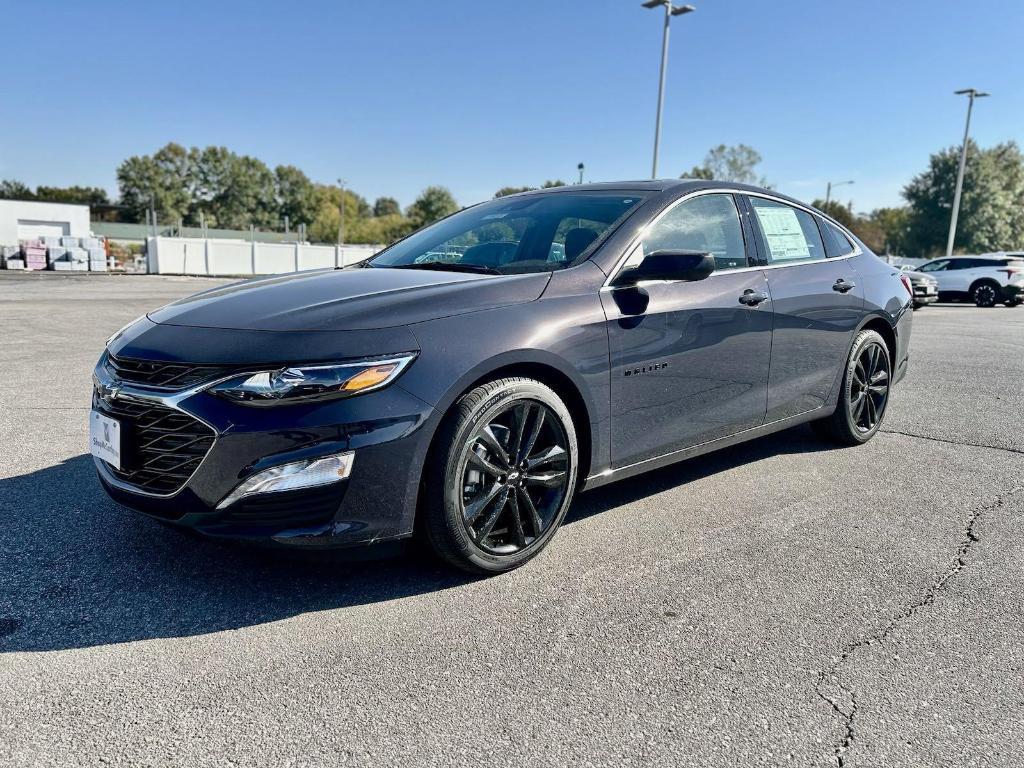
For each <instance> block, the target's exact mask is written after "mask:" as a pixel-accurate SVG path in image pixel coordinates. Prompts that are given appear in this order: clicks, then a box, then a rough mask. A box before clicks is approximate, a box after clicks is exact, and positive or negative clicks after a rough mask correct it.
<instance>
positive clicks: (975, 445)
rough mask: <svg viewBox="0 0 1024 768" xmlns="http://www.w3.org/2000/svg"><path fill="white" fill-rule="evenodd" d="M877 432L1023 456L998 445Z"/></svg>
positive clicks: (1021, 452)
mask: <svg viewBox="0 0 1024 768" xmlns="http://www.w3.org/2000/svg"><path fill="white" fill-rule="evenodd" d="M878 431H879V432H883V433H885V434H887V435H901V436H903V437H916V438H917V439H918V440H931V441H932V442H933V443H946V444H947V445H963V446H966V447H969V448H989V449H991V450H993V451H1005V452H1006V453H1016V454H1020V455H1024V450H1022V449H1020V448H1004V447H1003V446H1000V445H986V444H985V443H964V442H962V441H960V440H949V439H947V438H945V437H930V436H928V435H915V434H914V433H913V432H900V431H899V430H898V429H880V430H878Z"/></svg>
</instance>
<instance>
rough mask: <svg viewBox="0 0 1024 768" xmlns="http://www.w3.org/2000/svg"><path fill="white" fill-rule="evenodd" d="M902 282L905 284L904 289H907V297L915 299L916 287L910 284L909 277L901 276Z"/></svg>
mask: <svg viewBox="0 0 1024 768" xmlns="http://www.w3.org/2000/svg"><path fill="white" fill-rule="evenodd" d="M900 282H901V283H903V287H904V288H906V289H907V295H908V296H910V297H911V298H913V296H914V286H913V284H912V283H911V282H910V278H909V277H907V276H906V275H900Z"/></svg>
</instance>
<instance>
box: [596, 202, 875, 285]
mask: <svg viewBox="0 0 1024 768" xmlns="http://www.w3.org/2000/svg"><path fill="white" fill-rule="evenodd" d="M702 195H746V196H747V197H762V198H764V199H765V200H771V201H772V202H773V203H779V204H781V205H788V206H790V207H792V208H796V209H798V210H801V211H804V212H805V213H808V214H810V215H811V216H814V217H817V218H820V219H822V220H824V221H827V222H829V223H831V224H834V225H835V226H837V227H839V230H840V231H841V232H842V233H843V234H845V235H846V237H847V238H848V239H849V241H850V244H851V245H852V246H853V252H852V253H847V254H844V255H842V256H833V257H832V258H828V257H827V256H826V257H825V258H823V259H810V260H808V261H794V262H792V263H790V264H784V263H780V264H766V265H764V266H750V267H739V268H737V269H725V270H722V271H720V272H718V271H716V272H712V273H711V274H710V275H709V276H708V277H707V278H706V279H708V280H710V279H711V278H713V277H715V276H716V275H734V274H737V273H740V272H755V271H761V270H768V269H784V268H786V267H800V266H803V265H805V264H824V263H826V262H836V261H843V260H844V259H852V258H853V257H854V256H860V255H862V254H863V253H864V250H863V249H862V248H861V247H860V244H859V243H858V242H857V239H856V238H855V237H854V236H853V235H852V234H851V233H850V231H849V230H848V229H847V228H846V227H844V226H843V225H842V224H840V223H839V222H838V221H836V220H835V219H833V218H832V217H831V216H828V215H826V214H822V213H819V212H817V211H815V210H814V209H813V208H809V207H808V206H806V205H803V204H802V203H794V202H792V201H790V200H785V199H783V198H780V197H777V196H775V195H771V194H767V193H764V192H747V191H746V190H743V189H729V188H714V189H698V190H694V191H693V192H689V193H687V194H685V195H683V196H682V197H680V198H679V199H678V200H676V201H675V202H673V203H672V204H671V205H669V206H668V207H667V208H665V210H663V211H662V212H661V213H659V214H658V215H657V216H655V217H654V218H653V219H651V221H650V222H649V223H648V224H647V225H646V226H645V227H644V228H643V231H641V232H640V233H639V234H637V235H636V236H635V237H634V238H633V239H632V240H631V241H630V243H629V245H628V246H626V248H624V249H623V252H622V256H620V257H619V260H618V261H617V262H616V264H615V268H614V269H613V270H612V271H611V274H609V275H608V277H607V278H606V279H605V281H604V283H603V284H602V285H601V290H602V291H603V290H605V289H609V290H613V289H615V288H617V287H619V286H616V285H614V282H615V278H617V277H618V276H619V274H620V273H621V272H622V269H623V267H624V266H625V264H626V261H628V260H629V257H630V256H631V255H632V253H633V251H634V250H635V249H636V247H637V245H639V243H640V241H641V240H642V239H643V233H644V232H646V231H647V229H649V228H650V227H653V226H654V225H655V224H657V223H658V222H659V221H661V219H662V218H663V217H665V216H666V215H668V214H669V213H670V212H671V211H672V210H674V209H675V207H676V206H678V205H682V204H683V203H685V202H687V201H689V200H692V199H693V198H695V197H700V196H702ZM736 213H737V215H739V216H742V215H743V214H742V212H741V211H740V210H739V206H737V209H736ZM755 215H756V214H755ZM741 226H742V222H741ZM651 282H665V283H671V282H678V281H675V280H659V281H651Z"/></svg>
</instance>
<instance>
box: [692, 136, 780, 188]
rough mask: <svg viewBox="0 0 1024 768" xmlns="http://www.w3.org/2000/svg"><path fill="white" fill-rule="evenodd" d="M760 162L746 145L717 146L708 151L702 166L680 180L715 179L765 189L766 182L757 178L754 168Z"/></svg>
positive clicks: (758, 155)
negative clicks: (758, 186)
mask: <svg viewBox="0 0 1024 768" xmlns="http://www.w3.org/2000/svg"><path fill="white" fill-rule="evenodd" d="M760 162H761V155H760V153H759V152H758V151H757V150H756V149H754V148H753V147H748V146H747V145H746V144H737V145H736V146H734V147H729V146H726V145H725V144H719V145H718V146H717V147H712V148H711V149H710V150H708V153H707V154H706V155H705V156H704V163H703V164H702V165H695V166H694V167H693V168H692V169H690V172H689V173H684V174H683V175H682V177H681V178H684V179H717V180H718V181H734V182H738V183H740V184H758V185H760V186H762V187H767V186H768V181H767V180H766V179H765V178H764V177H763V176H758V173H757V171H756V166H757V165H758V163H760Z"/></svg>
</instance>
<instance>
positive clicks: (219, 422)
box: [93, 361, 435, 547]
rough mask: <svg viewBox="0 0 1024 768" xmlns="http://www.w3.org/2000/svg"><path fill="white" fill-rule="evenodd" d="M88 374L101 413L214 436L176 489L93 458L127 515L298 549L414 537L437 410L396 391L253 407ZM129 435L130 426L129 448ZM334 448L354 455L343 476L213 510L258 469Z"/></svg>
mask: <svg viewBox="0 0 1024 768" xmlns="http://www.w3.org/2000/svg"><path fill="white" fill-rule="evenodd" d="M94 376H95V379H96V383H97V388H96V393H94V398H93V405H94V407H95V408H96V409H97V410H100V411H101V412H106V413H108V414H112V415H115V416H116V413H115V411H116V409H115V408H114V406H116V405H118V404H119V403H120V402H121V401H126V402H130V403H135V402H139V403H149V404H159V405H160V406H161V407H163V408H170V409H173V410H175V411H178V412H181V413H184V414H187V415H189V416H191V417H192V418H193V419H196V420H198V421H199V422H202V424H205V425H206V426H207V427H209V428H210V430H212V432H213V434H214V439H213V443H212V446H211V447H210V448H209V450H208V451H207V453H206V454H205V456H204V457H203V458H202V460H201V461H200V462H199V464H198V466H197V467H196V469H195V470H194V472H192V474H191V475H190V476H189V477H188V479H187V480H186V481H185V482H184V484H183V485H181V487H180V488H177V490H174V491H173V492H164V493H157V492H152V491H148V490H144V489H141V488H139V487H137V486H135V485H133V484H132V483H131V482H126V481H125V480H124V478H122V477H119V476H118V474H117V473H115V472H114V471H113V469H112V467H110V466H109V465H107V464H106V462H104V461H102V460H100V459H94V461H95V463H96V468H97V472H98V474H99V478H100V481H101V482H102V484H103V486H104V488H105V489H106V491H107V493H108V494H109V495H110V496H111V498H113V499H114V500H115V501H117V502H119V503H121V504H123V505H125V506H127V507H130V508H132V509H134V510H137V511H139V512H142V513H144V514H147V515H150V516H152V517H156V518H159V519H161V520H164V521H166V522H170V523H173V524H176V525H180V526H184V527H189V528H193V529H195V530H197V531H199V532H201V533H205V534H208V535H213V536H222V537H232V538H242V539H261V540H271V541H274V542H278V543H282V544H291V545H297V546H333V547H338V546H348V545H355V544H366V543H370V542H376V541H383V540H390V539H399V538H403V537H406V536H408V535H410V534H411V533H412V530H413V523H414V518H415V508H416V497H417V492H418V489H419V481H420V473H421V469H422V466H423V463H424V461H425V458H426V452H427V448H428V447H429V443H430V435H431V434H432V431H433V426H434V420H435V414H434V411H433V409H432V408H431V407H430V406H429V405H427V404H426V403H424V402H423V401H421V400H420V399H418V398H416V397H415V396H413V395H411V394H409V393H408V392H407V391H405V390H404V389H402V388H401V386H400V385H399V383H394V384H392V385H391V386H389V387H387V388H385V389H382V390H379V391H377V392H371V393H368V394H365V395H361V396H357V397H353V398H349V399H343V400H334V401H327V402H321V403H315V404H305V405H300V404H296V405H288V406H279V407H269V408H256V407H251V406H245V405H240V404H237V403H232V402H229V401H227V400H224V399H223V398H219V397H216V396H214V395H211V394H209V393H207V392H205V391H202V390H201V389H199V390H190V391H186V392H183V393H181V392H179V393H165V392H159V391H153V390H152V389H146V388H141V387H133V386H128V385H124V384H120V383H119V382H115V381H113V380H112V377H111V376H110V373H109V372H108V371H107V369H106V367H105V366H104V365H103V364H102V361H101V364H100V365H98V366H97V367H96V370H95V372H94ZM115 385H116V386H117V390H116V392H115V393H114V401H111V399H110V391H111V388H112V387H114V386H115ZM100 393H104V394H105V395H106V399H104V397H101V396H100ZM131 430H132V425H131V423H128V424H127V432H128V437H127V439H128V440H129V441H130V440H131V435H130V433H131ZM342 451H354V452H355V463H354V466H353V468H352V472H351V475H350V476H349V478H348V479H347V480H342V481H339V482H337V483H333V484H331V485H327V486H320V487H314V488H308V489H301V490H295V491H283V492H277V493H264V494H258V495H255V496H250V497H246V498H243V499H240V500H238V501H236V502H235V503H233V504H231V505H230V506H228V507H225V508H224V509H217V505H218V504H219V503H220V502H221V501H222V500H223V499H224V498H225V497H227V495H228V494H230V493H231V491H232V490H234V489H235V487H237V486H238V484H239V483H240V482H242V481H243V480H244V479H246V478H247V477H250V476H251V475H253V474H255V473H256V472H259V471H262V470H264V469H267V468H268V467H271V466H276V465H279V464H285V463H288V462H291V461H297V460H300V459H309V458H314V457H319V456H325V455H329V454H335V453H340V452H342Z"/></svg>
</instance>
